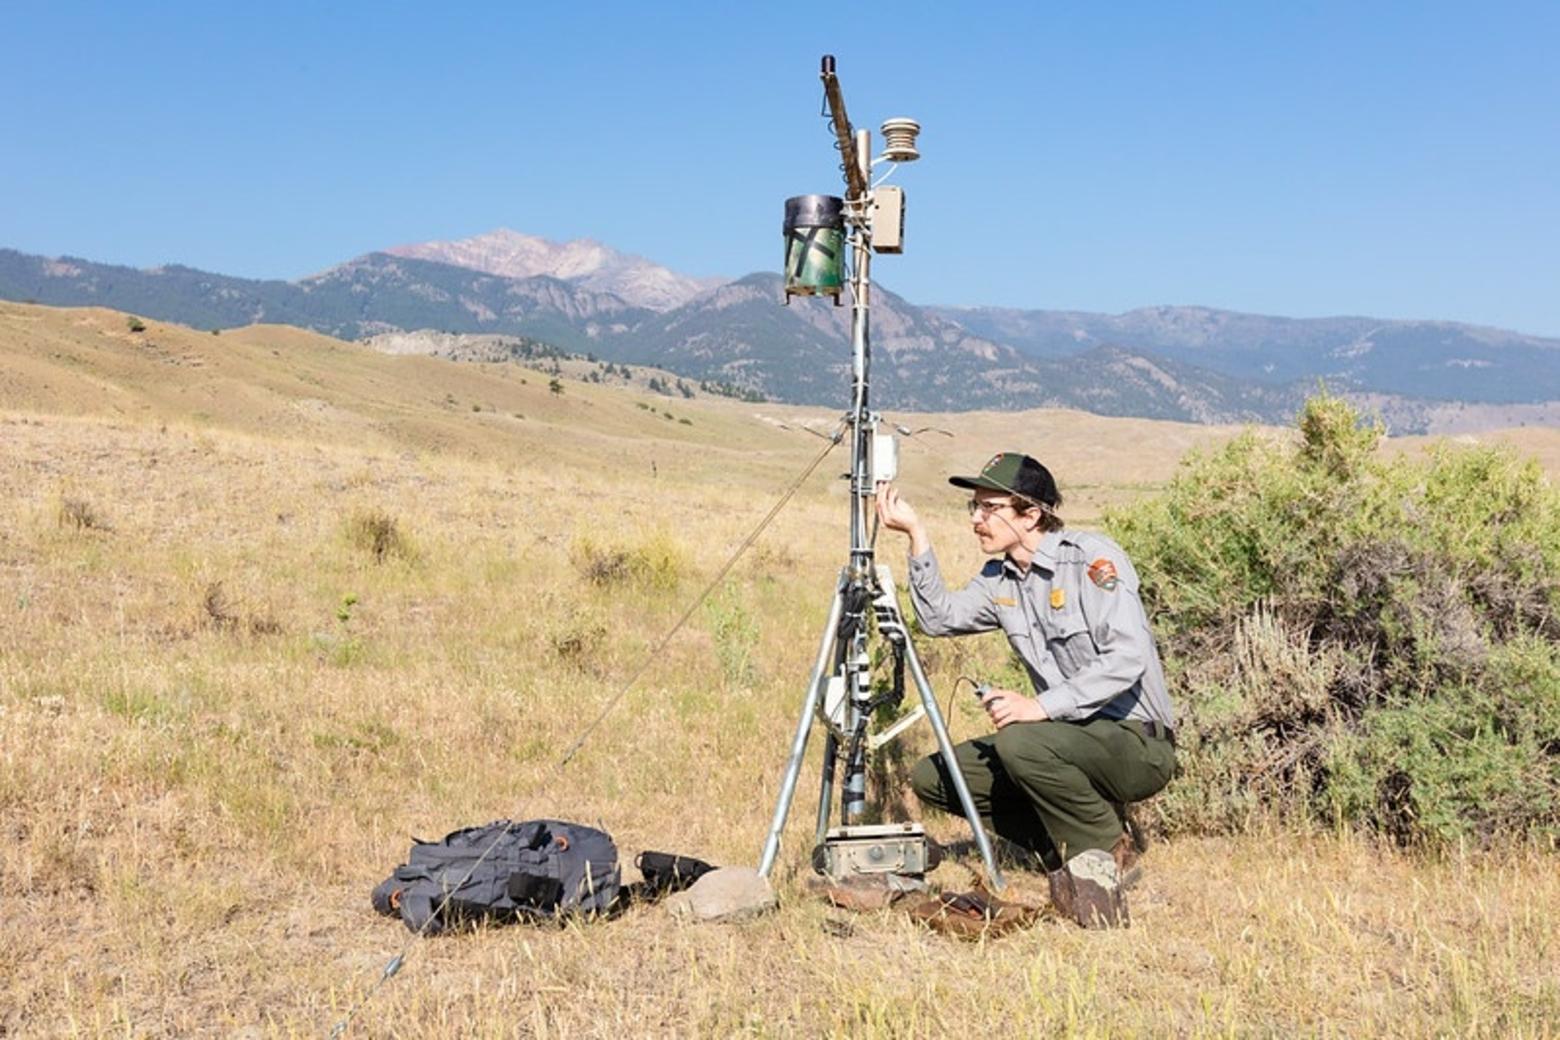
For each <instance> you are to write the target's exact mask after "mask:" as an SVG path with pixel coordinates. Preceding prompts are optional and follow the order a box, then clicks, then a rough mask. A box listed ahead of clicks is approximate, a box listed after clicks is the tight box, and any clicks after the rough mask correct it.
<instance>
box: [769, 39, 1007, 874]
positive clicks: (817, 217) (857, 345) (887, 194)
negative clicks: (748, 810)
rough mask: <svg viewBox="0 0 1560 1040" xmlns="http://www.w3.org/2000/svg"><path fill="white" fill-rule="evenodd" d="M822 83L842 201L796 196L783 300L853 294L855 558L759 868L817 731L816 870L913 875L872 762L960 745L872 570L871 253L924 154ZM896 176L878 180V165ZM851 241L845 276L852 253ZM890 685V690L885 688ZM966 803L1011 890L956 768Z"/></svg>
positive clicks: (884, 459)
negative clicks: (921, 744)
mask: <svg viewBox="0 0 1560 1040" xmlns="http://www.w3.org/2000/svg"><path fill="white" fill-rule="evenodd" d="M820 74H821V77H822V80H823V90H824V99H825V104H826V106H827V108H828V116H829V119H830V121H831V123H832V125H833V130H834V136H835V139H836V141H835V144H836V147H837V148H838V149H839V152H840V156H841V158H842V163H841V165H842V169H843V173H844V178H845V187H846V194H845V196H844V198H840V197H837V196H832V195H801V196H797V197H795V198H792V199H788V200H786V205H785V225H784V233H785V302H786V303H787V304H789V303H790V298H791V297H792V296H831V297H833V299H834V303H835V305H836V306H838V305H839V302H840V300H839V297H840V293H841V292H843V291H844V290H845V289H846V287H847V286H848V288H849V291H850V297H851V354H852V357H851V405H850V411H849V413H848V414H847V416H846V418H845V425H846V426H847V427H848V428H849V434H850V439H851V467H850V474H849V479H850V495H849V502H850V556H849V560H848V561H847V563H846V564H845V566H844V567H843V568H841V570H840V572H839V578H838V581H837V582H836V585H835V590H834V599H833V601H832V603H831V605H830V608H829V614H828V620H827V621H826V622H825V624H824V629H823V636H822V638H821V640H820V641H819V645H818V654H817V657H816V660H815V663H814V665H813V670H812V675H811V678H809V679H808V682H807V690H806V695H805V697H804V699H803V704H802V711H801V717H800V718H799V719H798V720H797V726H796V735H795V737H794V739H793V740H792V744H791V754H790V758H789V759H788V761H787V762H786V768H785V775H784V778H783V780H782V781H781V786H780V797H779V801H778V803H777V804H776V805H775V812H774V818H773V820H772V822H771V823H770V827H769V836H768V838H767V839H766V841H765V843H764V851H763V855H762V857H761V858H760V860H759V866H758V872H759V873H760V874H762V875H764V876H766V877H767V876H768V875H769V873H770V871H771V870H773V868H774V864H775V859H776V857H777V856H778V855H779V852H780V839H781V833H782V831H783V830H784V829H785V822H786V818H787V816H788V815H789V814H790V809H791V803H792V801H793V800H794V798H795V795H796V786H797V781H798V779H799V777H800V775H801V771H802V762H803V758H804V757H805V755H806V751H807V743H808V739H809V737H810V735H811V733H812V730H813V727H814V726H815V725H821V726H822V727H823V728H824V730H825V731H826V736H825V742H824V748H823V775H822V781H821V786H820V791H819V797H818V816H817V834H816V842H815V848H814V851H813V856H812V865H813V867H814V869H816V870H817V871H818V872H819V873H821V874H824V875H827V876H829V877H831V878H834V879H844V878H848V877H854V876H861V875H872V874H903V875H919V874H922V873H924V872H926V871H927V870H929V869H931V867H933V866H935V865H936V863H935V857H936V852H935V851H934V849H935V847H934V846H933V845H932V844H931V843H929V842H928V840H927V837H926V832H925V831H924V829H923V828H922V827H921V826H920V825H919V824H915V823H879V824H868V823H867V822H866V815H867V756H868V755H869V754H870V753H871V752H874V751H876V750H877V749H878V748H880V747H882V746H883V745H885V744H887V743H888V742H889V741H891V740H893V739H895V738H896V737H898V736H899V734H901V733H902V732H904V731H905V730H906V729H908V728H909V727H910V726H911V725H913V724H915V723H916V722H917V721H919V720H920V719H921V718H922V717H923V716H924V717H925V718H926V719H927V720H928V721H929V722H930V724H931V727H932V731H933V732H934V733H935V734H936V738H937V747H938V749H939V750H940V751H941V753H942V755H943V759H944V760H945V761H947V762H952V761H954V755H953V742H952V740H951V738H950V737H949V736H948V727H947V724H946V723H945V721H944V720H943V717H942V712H941V711H940V710H939V708H938V704H937V699H936V697H935V695H934V694H933V692H932V687H931V683H930V682H929V681H928V680H927V677H926V673H925V670H924V669H923V668H922V667H921V662H920V659H919V658H918V657H917V656H916V652H915V646H914V644H913V642H912V641H911V639H910V635H909V629H908V627H907V626H906V624H905V620H904V616H903V614H902V613H901V611H900V608H899V600H898V596H897V593H896V591H895V586H894V579H893V575H892V573H891V572H890V570H889V568H888V567H887V566H886V565H884V564H880V563H878V562H877V561H876V555H875V551H874V542H875V540H876V533H877V532H876V527H875V524H873V523H871V522H870V521H871V520H872V519H873V518H874V517H875V511H874V499H875V496H876V491H877V485H878V484H880V483H883V482H886V481H891V480H893V479H894V477H895V475H896V471H897V468H898V444H897V442H896V441H895V440H894V436H893V434H892V433H880V432H878V427H879V425H880V424H881V423H882V417H881V416H880V415H878V414H877V413H876V412H873V411H872V410H871V403H870V390H871V378H870V375H871V362H872V345H871V335H870V327H869V322H870V317H871V289H872V283H871V263H872V254H873V253H874V252H878V253H889V254H893V253H900V252H902V251H903V248H904V214H905V205H904V193H903V191H902V190H901V189H900V188H898V187H890V186H885V185H884V184H883V181H884V180H886V179H887V177H888V176H889V175H890V174H892V173H893V171H894V168H895V167H897V166H898V164H900V163H905V162H912V161H914V160H916V159H919V158H920V153H919V152H918V151H917V149H916V135H917V134H918V133H919V132H920V125H919V124H918V123H916V122H915V121H914V120H913V119H902V118H900V119H890V120H888V121H886V122H885V123H884V124H883V128H882V132H883V138H884V148H883V152H882V154H881V155H879V156H878V157H877V158H876V159H873V158H872V157H871V151H872V135H871V131H868V130H857V129H855V128H854V127H852V126H851V123H850V119H849V117H848V116H847V115H846V112H845V98H844V95H843V92H842V90H841V87H840V81H839V78H838V77H837V76H836V74H835V62H834V58H833V56H831V55H825V56H824V58H823V63H822V70H821V73H820ZM882 163H888V164H890V166H889V169H888V171H887V172H885V173H884V174H883V175H882V177H880V178H879V180H878V181H877V182H876V183H873V181H872V171H873V168H874V167H876V166H878V165H879V164H882ZM847 245H848V246H849V255H850V264H849V276H848V279H847V277H846V272H845V252H846V250H845V247H846V246H847ZM874 642H877V643H878V644H879V645H880V646H882V645H883V644H886V648H887V650H888V657H889V659H890V660H891V665H890V670H891V675H890V677H889V678H888V680H887V681H886V683H883V684H881V685H875V684H874V681H873V652H872V651H873V643H874ZM906 672H908V673H909V676H910V679H911V680H912V682H913V683H914V685H915V688H916V691H917V693H918V694H919V696H920V704H919V705H918V706H917V707H916V708H915V709H914V710H912V711H911V712H909V713H908V714H905V715H903V716H901V717H900V718H898V719H897V720H895V721H894V722H893V723H892V724H891V725H889V726H887V728H885V729H883V730H882V732H879V733H874V732H872V726H873V723H874V721H875V720H876V717H877V715H878V714H879V712H880V711H882V710H883V709H885V708H892V707H896V706H897V705H898V704H899V702H900V701H901V700H902V699H903V696H904V693H905V688H904V679H905V673H906ZM884 687H886V688H884ZM837 774H842V775H840V776H839V788H840V823H841V826H838V827H833V828H831V827H830V826H829V821H830V814H831V807H830V803H831V801H832V800H833V792H834V786H835V781H836V775H837ZM949 776H950V779H951V780H952V783H953V786H954V788H955V791H956V793H957V794H958V798H959V804H960V806H961V807H962V808H963V810H964V815H965V818H966V819H967V820H968V821H969V825H970V829H971V832H972V833H973V835H974V839H975V843H976V845H977V846H978V847H979V849H980V854H981V857H982V858H983V859H984V860H985V863H986V870H987V872H988V874H989V876H990V879H991V883H992V885H993V886H994V887H995V888H997V889H1001V888H1002V887H1003V880H1002V875H1001V873H1000V872H999V871H998V869H997V863H996V859H995V856H994V855H993V853H992V848H991V843H990V841H989V840H988V838H987V836H986V832H985V830H984V828H983V827H982V826H981V820H980V816H979V814H978V813H977V812H976V809H975V804H974V801H973V800H972V798H971V796H970V791H969V787H968V785H967V784H966V783H965V781H964V777H963V776H962V774H961V773H960V771H959V770H957V769H951V770H949Z"/></svg>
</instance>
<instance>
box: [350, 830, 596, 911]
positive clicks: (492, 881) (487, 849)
mask: <svg viewBox="0 0 1560 1040" xmlns="http://www.w3.org/2000/svg"><path fill="white" fill-rule="evenodd" d="M484 854H485V855H484ZM479 860H480V862H479ZM619 882H620V872H619V868H618V853H617V846H616V845H615V844H613V842H612V838H611V836H609V835H608V834H607V833H606V832H605V831H600V830H597V829H595V828H594V827H586V826H584V825H583V824H578V823H567V822H564V821H562V820H525V821H522V822H520V823H514V822H512V821H510V820H495V821H494V822H493V823H490V824H488V825H486V826H484V827H467V828H466V829H464V830H459V831H455V832H454V833H453V834H449V835H446V836H445V837H444V839H443V840H442V841H417V842H416V844H414V845H413V846H412V849H411V852H410V853H409V854H408V855H407V860H406V862H405V863H404V864H402V865H401V866H399V867H396V868H395V873H393V874H391V875H390V876H389V877H388V878H386V879H385V880H384V881H383V882H381V883H380V884H379V886H378V887H377V888H375V889H374V894H373V902H374V909H376V910H378V911H379V912H380V913H383V914H387V915H390V916H392V917H395V916H398V917H400V918H401V920H402V921H403V922H404V923H405V924H406V927H407V928H409V929H411V930H412V931H414V932H416V931H423V932H426V933H427V934H430V935H432V934H437V933H439V932H442V931H445V930H447V929H449V928H451V927H454V926H456V925H458V924H462V923H475V922H477V921H494V922H507V921H515V920H525V921H558V920H562V919H565V918H568V917H572V916H583V917H592V916H596V915H598V914H605V913H608V912H609V911H611V910H612V909H613V908H614V904H615V902H616V901H617V897H618V889H619Z"/></svg>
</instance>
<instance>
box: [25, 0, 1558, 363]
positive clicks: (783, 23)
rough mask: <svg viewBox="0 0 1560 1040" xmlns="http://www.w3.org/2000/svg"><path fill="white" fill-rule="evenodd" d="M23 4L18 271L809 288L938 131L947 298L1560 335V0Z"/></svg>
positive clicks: (910, 235) (926, 299)
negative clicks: (58, 263)
mask: <svg viewBox="0 0 1560 1040" xmlns="http://www.w3.org/2000/svg"><path fill="white" fill-rule="evenodd" d="M222 7H223V5H195V4H173V3H169V4H135V5H131V4H113V5H109V4H103V5H77V4H70V3H50V4H33V3H16V2H7V3H5V4H4V5H3V6H0V247H10V248H15V249H20V250H23V251H25V252H34V253H46V254H50V255H55V254H72V255H77V256H85V257H88V258H91V259H95V260H103V261H110V262H116V263H127V264H133V265H137V266H151V265H155V264H159V263H165V262H179V263H186V264H190V265H192V266H195V267H201V268H206V269H211V270H217V271H221V272H224V273H228V274H236V275H245V276H251V277H275V278H296V277H300V276H302V275H306V274H310V273H313V272H315V271H318V270H321V269H323V268H325V267H328V266H330V265H332V264H335V263H337V262H340V261H342V260H344V259H347V258H349V257H351V256H354V255H357V254H360V253H364V252H368V251H370V250H373V249H377V248H382V247H385V246H390V245H394V244H397V243H402V242H414V241H424V240H428V239H435V238H456V237H464V236H467V235H472V234H477V233H479V232H482V231H486V230H489V229H492V228H495V227H499V226H508V227H512V228H515V229H517V230H520V231H525V232H529V233H532V234H538V235H543V236H546V237H548V238H553V239H567V238H574V237H580V236H589V237H592V238H596V239H598V240H601V241H604V242H607V243H609V244H611V245H613V246H615V247H617V248H620V249H623V250H626V251H629V252H636V253H640V254H643V255H645V256H648V257H651V258H652V259H655V260H657V261H659V262H661V263H665V264H667V265H668V266H671V267H673V268H676V269H678V270H682V271H686V272H689V273H692V274H701V275H707V274H725V275H731V276H737V275H741V274H745V273H747V272H749V271H753V270H761V269H767V270H773V269H776V268H777V267H778V266H779V255H780V228H779V225H780V219H781V206H782V203H783V200H784V199H785V197H786V196H788V195H794V194H802V193H806V192H814V191H836V190H837V188H838V183H839V182H838V175H837V173H836V170H835V166H834V153H833V151H832V150H831V148H830V139H829V136H828V133H827V131H826V126H825V123H824V122H823V120H821V119H820V118H818V103H819V96H820V94H819V88H818V81H817V67H818V58H819V55H821V54H823V53H826V52H828V53H833V54H836V55H837V56H838V59H839V71H840V77H841V80H842V81H843V83H844V86H845V96H846V100H847V102H848V103H849V107H850V113H851V116H852V118H853V120H854V121H855V122H856V124H857V125H858V126H870V127H873V128H875V127H876V126H877V125H878V124H879V123H880V122H881V121H882V120H883V119H885V118H887V117H889V116H896V115H909V116H913V117H915V118H917V119H919V120H920V121H921V123H922V125H923V127H924V131H923V134H922V139H921V146H922V154H923V159H922V161H921V162H919V163H917V164H915V165H913V166H907V167H904V168H902V169H901V170H900V171H899V173H898V174H897V175H896V177H895V180H896V181H897V183H899V184H901V185H903V186H904V188H905V190H906V194H907V198H908V215H907V232H906V235H907V248H906V252H905V254H904V255H903V256H900V257H891V258H884V259H883V260H882V261H880V262H879V263H878V265H877V266H876V268H875V270H874V273H875V274H876V275H877V277H878V279H879V281H881V282H882V283H883V284H884V285H886V286H888V287H889V288H892V289H894V290H896V291H898V292H901V293H903V294H904V295H906V296H907V297H909V298H910V299H912V300H914V301H916V302H920V303H948V304H972V305H973V304H991V305H999V306H1010V307H1024V308H1029V307H1036V308H1039V307H1043V308H1066V309H1078V310H1095V311H1121V310H1126V309H1129V308H1132V307H1138V306H1147V305H1155V304H1206V305H1209V306H1215V307H1227V308H1232V309H1237V310H1246V311H1256V312H1260V313H1268V314H1284V315H1292V316H1299V317H1306V316H1316V315H1327V314H1368V315H1375V316H1380V317H1419V318H1446V319H1454V320H1462V321H1473V322H1478V323H1483V324H1491V325H1499V326H1504V327H1508V328H1515V329H1519V330H1522V331H1527V332H1533V333H1540V334H1546V335H1560V60H1557V59H1556V50H1557V44H1560V4H1555V3H1552V2H1551V3H1546V4H1539V3H1533V4H1486V5H1473V4H1463V5H1450V4H1445V5H1443V4H1431V3H1423V4H1402V5H1394V4H1384V3H1358V2H1355V3H1347V4H1344V3H1340V4H1330V3H1320V4H1318V3H1288V4H1282V5H1280V4H1261V3H1257V4H1254V3H1243V4H1238V3H1230V4H1208V5H1200V4H1199V5H1182V4H1159V5H1147V4H1145V5H1132V4H1115V5H1104V4H1096V5H1084V4H1069V5H1038V4H1035V5H1013V6H1006V5H1000V4H997V5H985V6H978V7H977V6H974V5H970V6H969V7H967V8H957V9H956V8H955V7H954V6H953V5H949V4H945V3H944V4H930V3H928V4H918V3H896V4H851V5H844V4H842V5H839V6H838V7H837V8H836V9H835V11H834V14H833V16H832V17H831V16H830V13H829V10H828V9H827V8H825V7H823V6H821V5H818V4H815V3H814V4H794V5H789V6H780V5H762V6H761V5H736V4H714V3H711V4H703V5H700V4H681V5H676V6H675V7H673V6H672V5H652V4H632V5H630V4H588V3H579V4H567V5H566V4H519V3H513V4H501V5H500V4H494V5H484V4H476V3H447V4H443V5H437V6H436V5H426V6H416V5H408V4H395V3H381V4H374V5H368V4H361V5H360V4H352V3H338V4H333V5H315V4H310V5H290V4H269V5H263V6H262V5H253V6H252V7H249V8H244V9H240V8H236V7H235V8H233V9H231V10H222V9H221V8H222Z"/></svg>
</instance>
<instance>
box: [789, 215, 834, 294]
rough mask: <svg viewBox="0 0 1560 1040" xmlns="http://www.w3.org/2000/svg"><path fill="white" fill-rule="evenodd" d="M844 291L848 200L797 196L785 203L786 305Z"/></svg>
mask: <svg viewBox="0 0 1560 1040" xmlns="http://www.w3.org/2000/svg"><path fill="white" fill-rule="evenodd" d="M844 287H845V200H844V199H841V198H838V197H837V196H834V195H797V196H796V197H795V198H789V199H786V200H785V301H786V302H787V303H790V302H791V297H792V296H832V297H834V302H835V304H836V305H838V304H839V302H840V290H841V289H843V288H844Z"/></svg>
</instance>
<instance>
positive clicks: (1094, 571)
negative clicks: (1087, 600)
mask: <svg viewBox="0 0 1560 1040" xmlns="http://www.w3.org/2000/svg"><path fill="white" fill-rule="evenodd" d="M1089 580H1090V581H1092V582H1094V584H1096V585H1098V586H1099V587H1100V588H1102V589H1104V590H1105V591H1106V592H1115V591H1116V585H1117V584H1118V583H1119V582H1120V580H1121V579H1120V577H1119V576H1118V575H1117V574H1116V565H1115V564H1114V563H1112V562H1111V561H1110V558H1109V557H1107V556H1101V557H1100V558H1099V559H1097V560H1095V561H1094V562H1093V563H1091V564H1089Z"/></svg>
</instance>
